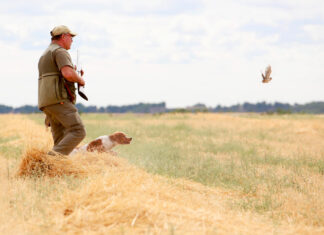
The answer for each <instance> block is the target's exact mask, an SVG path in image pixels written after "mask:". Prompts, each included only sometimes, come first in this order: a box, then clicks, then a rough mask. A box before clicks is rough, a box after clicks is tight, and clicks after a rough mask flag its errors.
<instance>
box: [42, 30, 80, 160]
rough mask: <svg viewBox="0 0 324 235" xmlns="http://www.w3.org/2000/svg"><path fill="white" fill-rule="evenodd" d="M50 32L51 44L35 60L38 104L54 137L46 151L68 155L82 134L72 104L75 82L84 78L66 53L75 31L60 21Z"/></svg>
mask: <svg viewBox="0 0 324 235" xmlns="http://www.w3.org/2000/svg"><path fill="white" fill-rule="evenodd" d="M50 34H51V37H52V38H51V44H50V45H49V46H48V48H47V49H46V50H45V52H44V53H43V55H42V56H41V57H40V59H39V62H38V71H39V79H38V108H39V109H40V110H42V111H43V112H44V113H45V115H46V120H47V121H48V124H49V126H50V127H51V132H52V136H53V140H54V146H53V149H52V150H51V151H50V152H49V153H48V154H51V155H55V154H62V155H69V153H70V152H72V150H73V149H74V148H75V147H76V146H77V145H78V144H79V143H80V142H81V141H82V140H83V139H84V137H85V135H86V132H85V128H84V125H83V123H82V121H81V118H80V115H79V113H78V110H77V108H76V107H75V102H76V93H75V83H78V84H79V85H80V86H84V85H85V81H84V80H83V78H82V76H83V71H82V70H81V76H80V75H79V74H78V73H77V72H76V67H75V66H73V64H72V60H71V56H70V54H69V53H68V50H69V49H70V48H71V44H72V42H73V37H74V36H76V33H74V32H72V31H71V30H70V29H69V28H68V27H67V26H64V25H60V26H57V27H55V28H54V29H53V30H52V31H51V32H50Z"/></svg>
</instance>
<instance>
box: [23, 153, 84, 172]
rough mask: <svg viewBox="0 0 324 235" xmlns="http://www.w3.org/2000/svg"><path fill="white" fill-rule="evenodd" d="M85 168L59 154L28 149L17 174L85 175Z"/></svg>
mask: <svg viewBox="0 0 324 235" xmlns="http://www.w3.org/2000/svg"><path fill="white" fill-rule="evenodd" d="M85 174H86V170H85V169H84V168H83V167H82V166H80V165H79V164H75V163H73V162H72V160H71V159H68V158H67V157H65V156H61V155H56V156H52V155H48V154H46V152H45V151H44V150H39V149H35V148H32V149H29V150H27V151H26V153H25V155H24V157H23V158H22V160H21V163H20V166H19V169H18V172H17V176H20V177H21V176H25V177H26V176H41V175H43V176H49V177H55V176H62V175H75V176H78V175H85Z"/></svg>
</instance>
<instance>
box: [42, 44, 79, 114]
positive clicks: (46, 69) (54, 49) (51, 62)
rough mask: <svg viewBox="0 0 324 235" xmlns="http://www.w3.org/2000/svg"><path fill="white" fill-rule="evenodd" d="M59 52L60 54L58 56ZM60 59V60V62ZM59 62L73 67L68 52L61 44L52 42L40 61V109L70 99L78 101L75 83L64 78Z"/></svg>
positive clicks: (73, 101)
mask: <svg viewBox="0 0 324 235" xmlns="http://www.w3.org/2000/svg"><path fill="white" fill-rule="evenodd" d="M59 50H60V51H59ZM58 52H59V53H60V56H57V55H58ZM62 55H63V56H62ZM58 60H60V62H59V61H58ZM62 61H63V62H62ZM58 64H60V65H62V64H63V65H68V66H71V67H72V68H73V64H72V62H71V58H70V55H69V54H68V52H67V51H66V50H65V49H64V48H62V47H60V46H59V45H57V44H54V43H52V44H50V46H49V47H48V48H47V49H46V50H45V52H44V53H43V55H42V56H41V58H40V59H39V62H38V71H39V78H38V108H39V109H42V108H43V107H45V106H48V105H52V104H58V103H61V102H66V101H68V100H70V101H71V102H72V103H75V101H76V95H75V86H74V83H73V82H69V81H67V80H65V79H64V77H63V75H62V73H61V71H60V68H59V67H58Z"/></svg>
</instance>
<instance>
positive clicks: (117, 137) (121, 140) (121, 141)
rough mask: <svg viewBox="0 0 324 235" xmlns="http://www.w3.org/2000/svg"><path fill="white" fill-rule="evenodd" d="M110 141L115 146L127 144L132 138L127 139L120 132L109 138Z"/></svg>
mask: <svg viewBox="0 0 324 235" xmlns="http://www.w3.org/2000/svg"><path fill="white" fill-rule="evenodd" d="M109 138H110V140H111V141H113V142H115V143H117V144H129V143H130V142H131V140H132V138H127V137H126V135H125V134H124V133H122V132H116V133H114V134H112V135H110V136H109Z"/></svg>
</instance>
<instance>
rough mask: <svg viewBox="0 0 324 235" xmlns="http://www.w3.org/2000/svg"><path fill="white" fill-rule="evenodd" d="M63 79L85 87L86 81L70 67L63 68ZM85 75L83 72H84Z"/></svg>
mask: <svg viewBox="0 0 324 235" xmlns="http://www.w3.org/2000/svg"><path fill="white" fill-rule="evenodd" d="M61 72H62V75H63V77H64V78H65V79H66V80H68V81H70V82H77V83H79V84H80V85H81V86H84V85H85V81H84V79H83V78H82V77H81V76H80V75H79V74H78V73H77V72H76V71H75V70H74V69H73V68H71V67H70V66H64V67H63V68H61ZM82 73H83V71H82Z"/></svg>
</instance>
